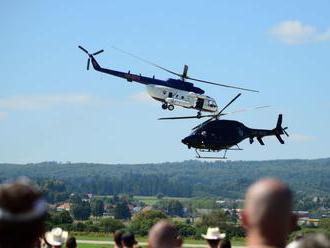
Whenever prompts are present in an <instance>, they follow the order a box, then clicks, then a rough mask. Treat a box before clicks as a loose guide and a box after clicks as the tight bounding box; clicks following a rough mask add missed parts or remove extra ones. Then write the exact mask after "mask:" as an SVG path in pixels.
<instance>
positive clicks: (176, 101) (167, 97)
mask: <svg viewBox="0 0 330 248" xmlns="http://www.w3.org/2000/svg"><path fill="white" fill-rule="evenodd" d="M78 47H79V48H80V49H81V50H82V51H84V52H85V53H86V54H87V55H88V60H87V70H89V66H90V62H92V65H93V68H94V69H95V70H96V71H99V72H103V73H106V74H110V75H113V76H116V77H120V78H124V79H126V80H127V81H129V82H137V83H141V84H145V85H146V87H147V92H148V94H149V95H150V96H151V97H152V98H153V99H155V100H157V101H160V102H162V105H161V106H162V109H164V110H166V109H168V110H170V111H172V110H174V106H180V107H184V108H190V109H196V110H197V111H198V112H197V116H193V118H195V117H197V118H201V117H202V112H209V113H217V111H218V106H217V103H216V101H215V99H214V98H212V97H209V96H206V95H204V93H205V91H204V90H203V89H201V88H198V87H195V86H194V84H193V83H191V82H188V81H186V80H187V79H188V80H193V81H198V82H202V83H206V84H212V85H217V86H222V87H227V88H233V89H239V90H245V91H251V92H259V91H257V90H252V89H246V88H241V87H236V86H232V85H227V84H219V83H214V82H210V81H206V80H201V79H197V78H192V77H190V76H188V66H187V65H184V69H183V73H182V74H180V73H177V72H174V71H171V70H168V69H166V68H164V67H162V66H159V65H157V64H155V63H152V62H150V61H147V60H145V59H143V58H140V57H138V56H136V55H134V54H131V53H128V52H125V51H123V50H121V49H118V48H115V49H117V50H119V51H121V52H123V53H126V54H128V55H130V56H133V57H135V58H137V59H139V60H142V61H143V62H145V63H148V64H151V65H152V66H155V67H157V68H159V69H162V70H164V71H167V72H169V73H171V74H174V75H176V76H178V77H179V78H180V79H173V78H169V79H167V80H160V79H156V78H155V76H153V77H144V76H141V74H139V75H137V74H132V73H131V72H130V71H128V72H127V73H126V72H121V71H116V70H112V69H107V68H103V67H101V66H100V65H99V64H98V62H97V61H96V59H95V58H94V56H95V55H97V54H100V53H102V52H103V51H104V50H100V51H97V52H95V53H89V52H88V51H87V50H86V49H85V48H83V47H82V46H78Z"/></svg>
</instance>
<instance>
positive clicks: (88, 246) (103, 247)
mask: <svg viewBox="0 0 330 248" xmlns="http://www.w3.org/2000/svg"><path fill="white" fill-rule="evenodd" d="M78 247H79V248H112V247H113V246H112V245H94V244H78Z"/></svg>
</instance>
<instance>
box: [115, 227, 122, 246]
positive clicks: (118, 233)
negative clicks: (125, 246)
mask: <svg viewBox="0 0 330 248" xmlns="http://www.w3.org/2000/svg"><path fill="white" fill-rule="evenodd" d="M123 233H124V232H123V231H121V230H117V231H115V233H114V234H113V241H114V242H115V246H116V247H118V248H121V247H122V245H121V237H122V235H123Z"/></svg>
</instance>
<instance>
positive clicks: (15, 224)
mask: <svg viewBox="0 0 330 248" xmlns="http://www.w3.org/2000/svg"><path fill="white" fill-rule="evenodd" d="M46 215H47V204H46V202H45V201H44V199H43V197H42V194H41V192H40V191H39V190H38V189H37V188H36V187H35V186H33V185H32V184H31V182H30V181H28V180H18V181H15V182H11V183H6V184H2V185H1V186H0V248H18V247H25V248H35V247H68V248H75V247H78V246H77V241H76V239H75V238H74V237H70V236H69V233H68V232H67V231H65V230H62V229H61V228H59V227H54V228H53V229H52V230H50V231H46V230H45V225H44V222H45V218H46ZM296 222H297V218H296V216H295V215H294V214H293V212H292V192H291V190H290V189H289V187H288V185H286V184H285V183H283V182H281V181H279V180H277V179H271V178H268V179H261V180H259V181H257V182H256V183H254V184H253V185H252V186H250V187H249V189H248V191H247V193H246V198H245V206H244V210H243V212H242V213H241V223H242V226H243V227H244V229H245V230H246V235H247V237H246V246H247V247H251V248H253V247H256V248H270V247H279V248H284V247H288V248H313V247H315V248H330V241H329V239H328V238H327V237H326V236H325V235H323V234H310V235H305V236H303V237H299V238H297V239H296V240H294V241H293V242H292V243H290V244H287V240H288V235H289V234H290V232H291V231H293V230H294V228H295V227H296ZM113 238H114V247H115V248H138V247H140V245H139V243H138V242H137V241H136V239H135V236H134V234H133V233H130V232H124V231H121V230H118V231H116V232H115V233H114V235H113ZM202 238H204V239H205V241H206V243H205V244H206V245H207V246H208V247H209V248H231V242H230V240H229V239H227V238H226V234H225V233H221V232H220V230H219V228H218V227H209V228H208V229H207V232H206V233H205V234H202ZM183 245H184V241H183V239H182V238H181V237H180V235H179V233H178V231H177V228H176V226H175V225H174V224H173V223H172V222H170V221H168V220H160V221H159V222H157V223H156V224H155V225H154V226H153V227H152V228H151V229H150V230H149V235H148V247H150V248H175V247H176V248H178V247H182V246H183Z"/></svg>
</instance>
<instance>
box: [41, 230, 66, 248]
mask: <svg viewBox="0 0 330 248" xmlns="http://www.w3.org/2000/svg"><path fill="white" fill-rule="evenodd" d="M68 234H69V233H68V232H67V231H63V230H62V228H60V227H55V228H53V229H52V230H51V231H49V232H46V233H45V241H46V243H47V244H49V245H51V246H52V247H62V245H63V244H65V242H66V241H67V239H68Z"/></svg>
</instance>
